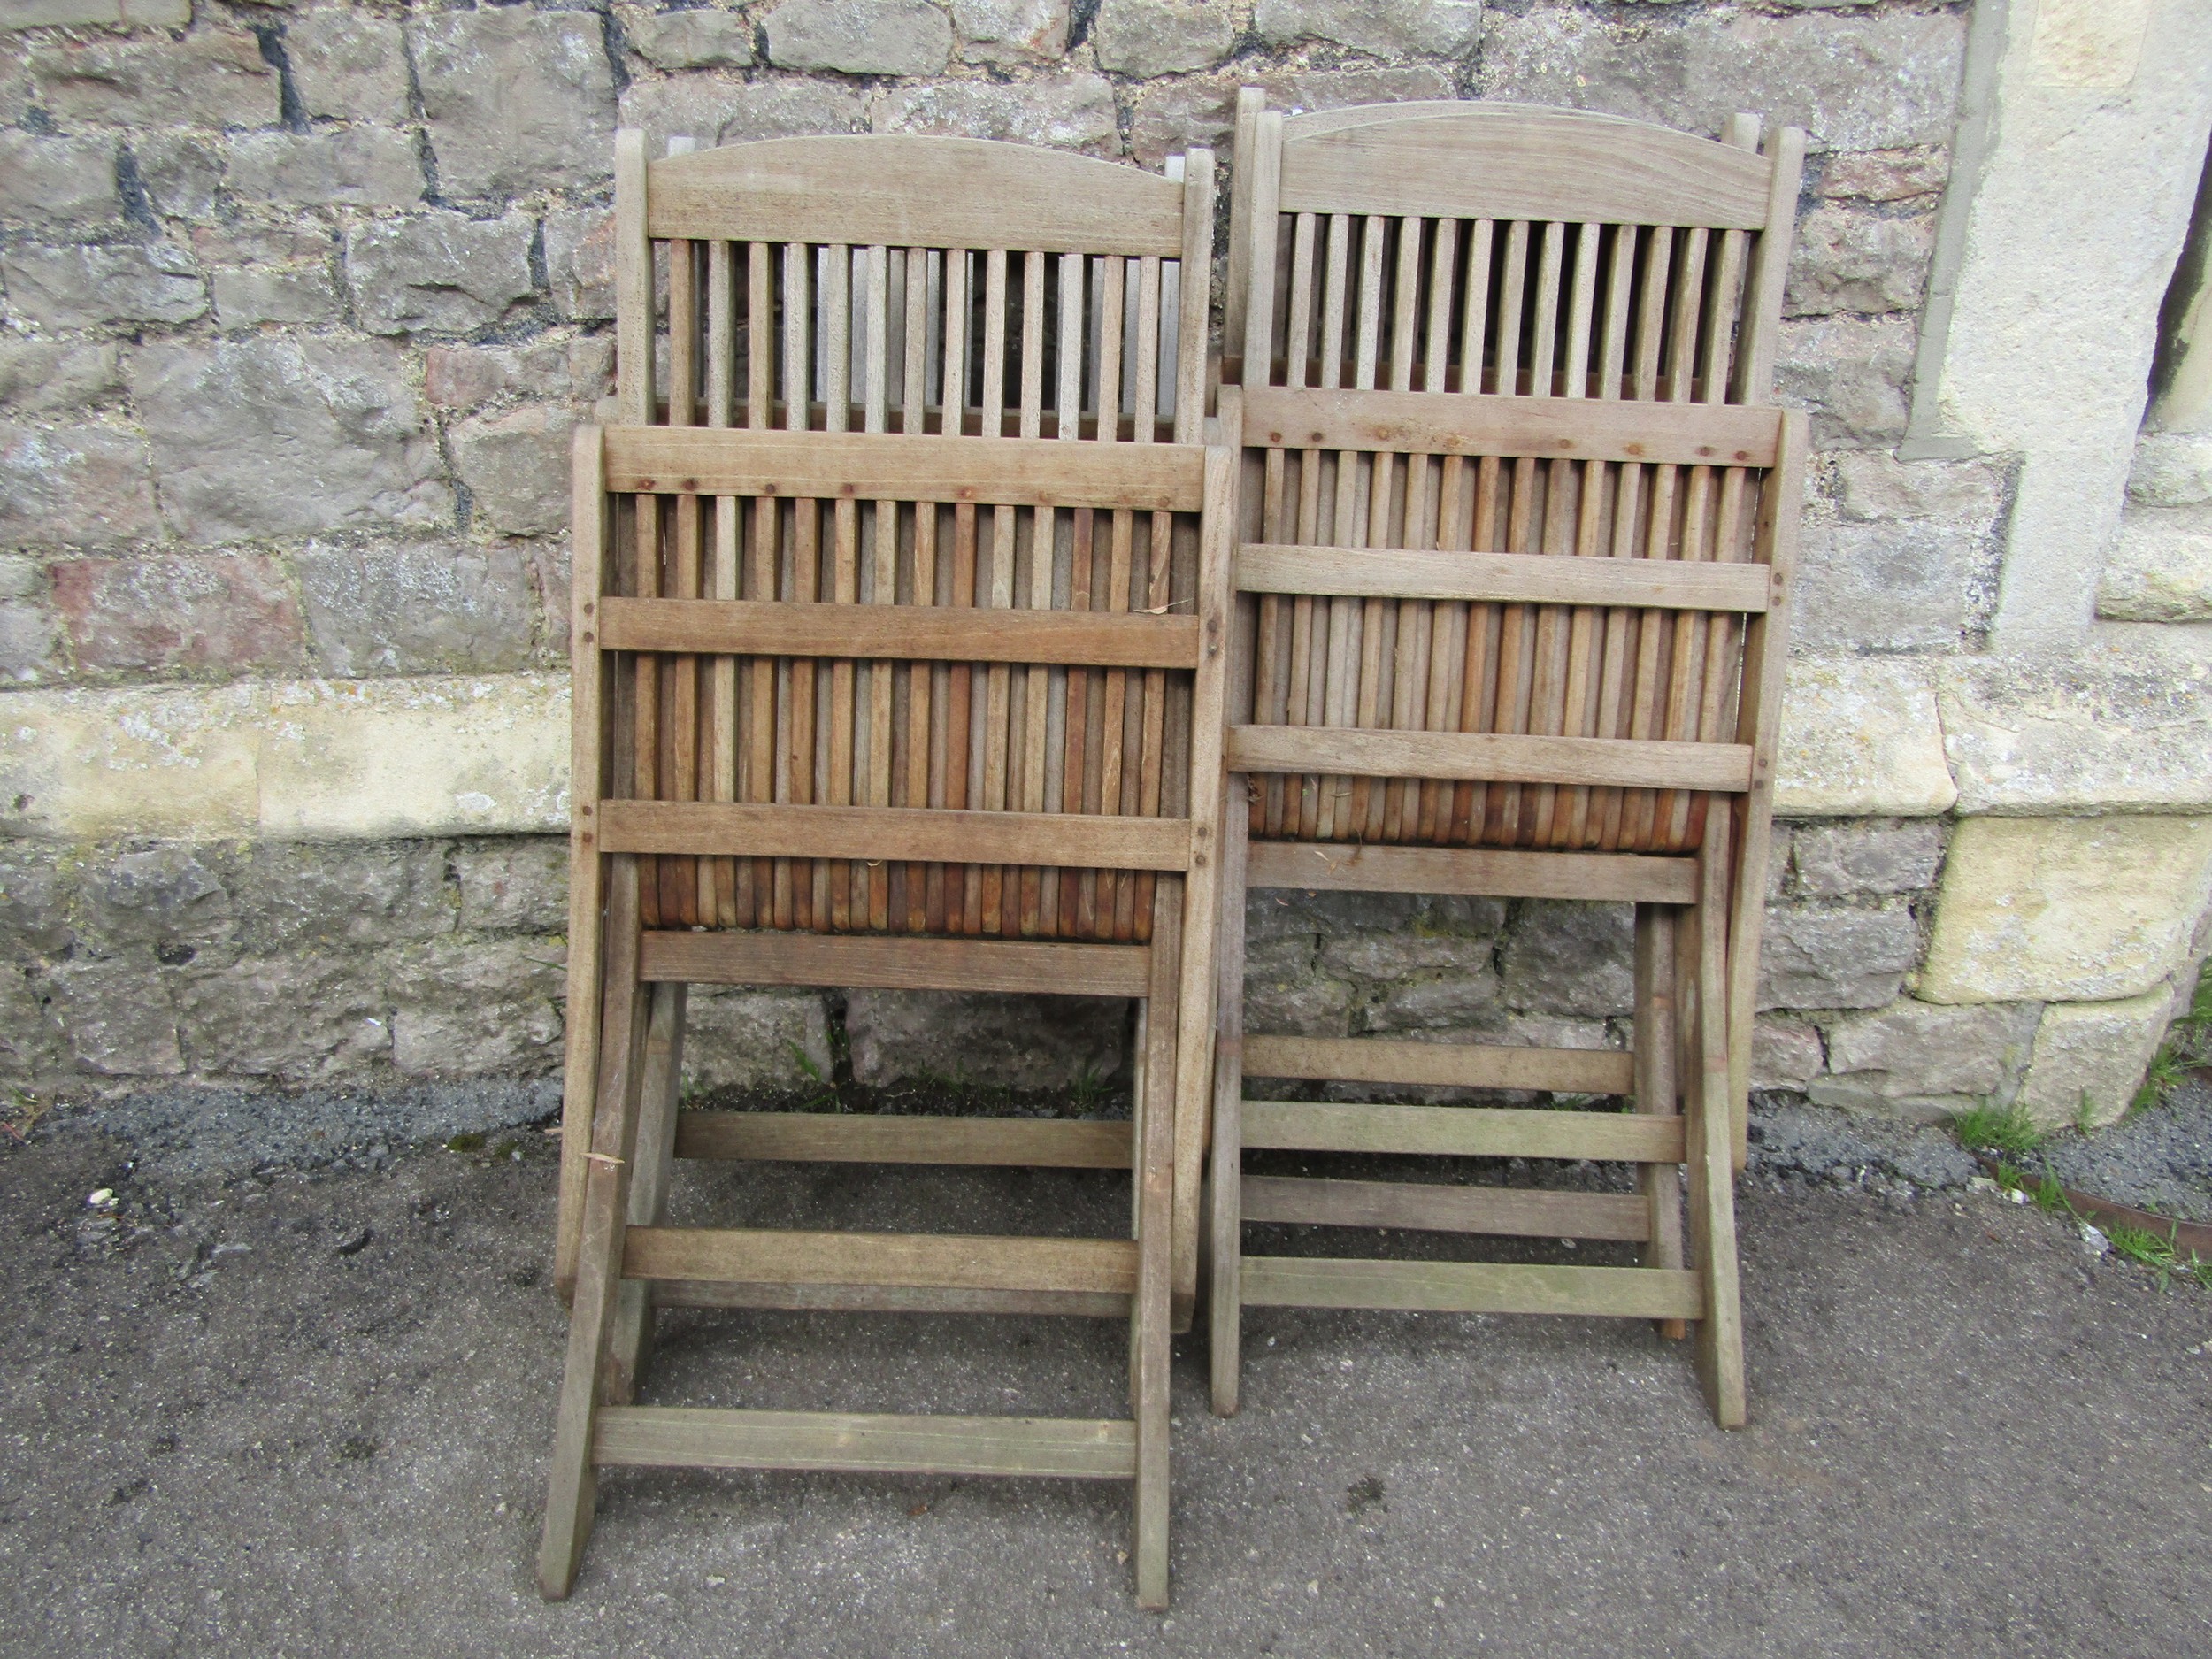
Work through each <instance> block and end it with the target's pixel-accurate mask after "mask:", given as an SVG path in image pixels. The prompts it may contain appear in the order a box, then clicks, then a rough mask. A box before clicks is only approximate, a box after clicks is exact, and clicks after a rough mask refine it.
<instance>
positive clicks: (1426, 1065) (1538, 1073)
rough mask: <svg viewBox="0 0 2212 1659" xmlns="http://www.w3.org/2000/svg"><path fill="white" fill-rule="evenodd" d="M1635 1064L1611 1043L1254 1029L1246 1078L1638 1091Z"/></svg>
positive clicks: (1246, 1059)
mask: <svg viewBox="0 0 2212 1659" xmlns="http://www.w3.org/2000/svg"><path fill="white" fill-rule="evenodd" d="M1634 1066H1635V1063H1634V1061H1633V1059H1632V1057H1631V1056H1628V1055H1625V1054H1622V1053H1619V1052H1617V1050H1613V1049H1607V1048H1533V1047H1526V1046H1522V1045H1517V1044H1499V1045H1490V1044H1478V1043H1457V1042H1394V1041H1390V1040H1389V1039H1387V1038H1382V1037H1275V1036H1263V1035H1260V1034H1258V1033H1253V1032H1247V1033H1245V1035H1244V1053H1243V1070H1244V1074H1245V1075H1246V1076H1247V1077H1295V1078H1320V1079H1335V1080H1339V1081H1342V1082H1347V1083H1406V1084H1422V1085H1429V1086H1438V1087H1451V1088H1514V1089H1549V1090H1553V1091H1555V1092H1558V1093H1561V1094H1630V1093H1632V1092H1633V1090H1634V1088H1635V1081H1634V1079H1635V1069H1634Z"/></svg>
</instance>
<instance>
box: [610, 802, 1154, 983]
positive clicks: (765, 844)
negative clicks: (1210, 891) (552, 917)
mask: <svg viewBox="0 0 2212 1659" xmlns="http://www.w3.org/2000/svg"><path fill="white" fill-rule="evenodd" d="M599 845H600V849H601V850H602V851H604V852H611V853H678V854H682V853H693V854H714V855H718V856H727V857H737V858H895V859H902V860H914V861H917V862H920V863H925V864H1031V865H1038V866H1047V867H1057V868H1064V869H1071V870H1182V869H1186V868H1187V867H1188V865H1189V864H1190V822H1189V820H1188V819H1187V818H1121V817H1115V818H1094V817H1092V816H1090V815H1088V814H1087V813H1076V812H969V811H952V810H946V809H943V808H937V807H866V806H752V805H747V804H745V803H739V802H727V801H603V802H601V803H600V804H599ZM1054 949H1064V947H1060V946H1056V947H1054Z"/></svg>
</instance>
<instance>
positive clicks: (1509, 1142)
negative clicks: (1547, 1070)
mask: <svg viewBox="0 0 2212 1659" xmlns="http://www.w3.org/2000/svg"><path fill="white" fill-rule="evenodd" d="M1244 1144H1245V1147H1246V1148H1248V1149H1249V1148H1254V1147H1275V1148H1286V1149H1290V1150H1299V1151H1307V1152H1426V1153H1440V1154H1443V1155H1445V1156H1452V1157H1465V1158H1568V1159H1578V1158H1601V1159H1621V1160H1624V1161H1628V1162H1632V1163H1655V1164H1679V1163H1681V1162H1682V1157H1683V1151H1682V1148H1683V1141H1682V1123H1681V1120H1680V1119H1679V1118H1645V1117H1640V1116H1637V1115H1634V1114H1632V1113H1626V1112H1586V1111H1518V1110H1506V1109H1504V1108H1494V1107H1485V1106H1359V1105H1342V1104H1338V1103H1335V1102H1326V1103H1325V1102H1317V1101H1254V1100H1248V1101H1246V1102H1244Z"/></svg>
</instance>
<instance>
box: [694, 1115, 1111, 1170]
mask: <svg viewBox="0 0 2212 1659" xmlns="http://www.w3.org/2000/svg"><path fill="white" fill-rule="evenodd" d="M676 1156H678V1157H680V1158H756V1159H760V1160H764V1161H784V1162H788V1163H794V1164H977V1165H982V1164H1011V1165H1015V1166H1017V1167H1019V1168H1024V1169H1058V1170H1125V1169H1127V1168H1128V1167H1129V1164H1130V1127H1129V1125H1127V1124H1126V1123H1102V1122H1096V1121H1092V1120H1088V1119H1085V1120H1079V1121H1073V1122H1070V1121H1065V1120H1062V1121H1054V1120H1051V1119H1041V1118H895V1117H889V1116H884V1115H879V1114H876V1115H864V1114H854V1115H849V1116H848V1115H833V1114H831V1113H828V1112H733V1111H687V1112H684V1113H682V1114H681V1115H680V1116H679V1117H678V1118H677V1119H676Z"/></svg>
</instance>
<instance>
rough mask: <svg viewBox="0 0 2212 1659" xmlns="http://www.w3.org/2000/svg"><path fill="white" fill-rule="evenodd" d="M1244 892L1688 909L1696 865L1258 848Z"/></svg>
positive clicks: (1289, 845)
mask: <svg viewBox="0 0 2212 1659" xmlns="http://www.w3.org/2000/svg"><path fill="white" fill-rule="evenodd" d="M1246 856H1247V859H1248V863H1247V865H1246V869H1245V885H1246V886H1247V887H1298V888H1302V889H1304V890H1306V891H1307V892H1311V893H1322V892H1328V893H1471V894H1477V895H1481V896H1483V897H1486V898H1498V899H1616V900H1625V901H1629V902H1641V903H1647V904H1690V903H1694V902H1695V901H1696V899H1697V860H1695V859H1694V858H1655V857H1650V856H1646V855H1644V854H1640V853H1540V852H1523V851H1518V850H1512V849H1494V848H1488V847H1378V846H1361V845H1359V844H1357V843H1356V842H1344V841H1335V842H1321V843H1317V842H1313V841H1254V842H1252V843H1251V846H1250V849H1249V850H1248V853H1247V855H1246Z"/></svg>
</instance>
